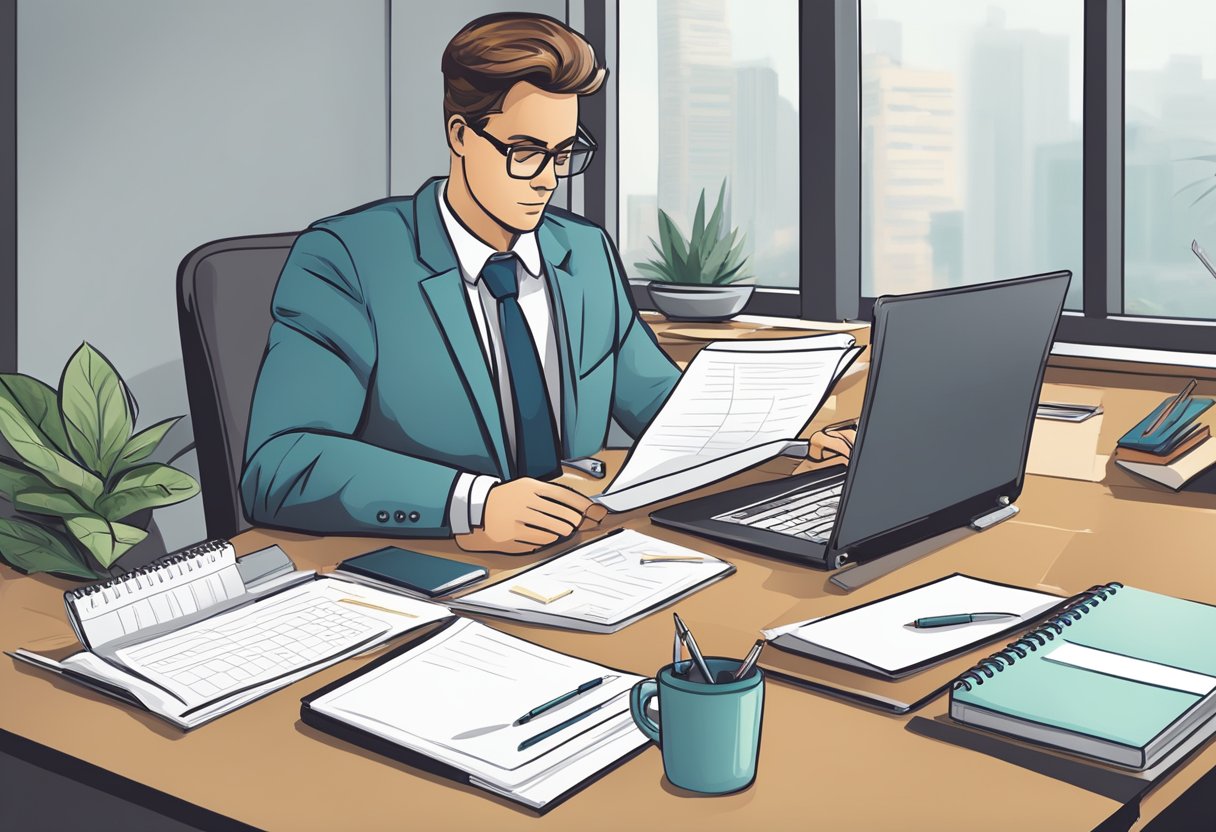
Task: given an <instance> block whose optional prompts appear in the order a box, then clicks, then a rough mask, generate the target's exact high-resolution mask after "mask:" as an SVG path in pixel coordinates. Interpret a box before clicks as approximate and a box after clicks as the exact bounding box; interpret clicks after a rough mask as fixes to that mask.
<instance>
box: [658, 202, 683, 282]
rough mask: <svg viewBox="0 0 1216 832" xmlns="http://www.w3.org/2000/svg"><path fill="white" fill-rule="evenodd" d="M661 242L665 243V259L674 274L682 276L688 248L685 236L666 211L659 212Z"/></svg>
mask: <svg viewBox="0 0 1216 832" xmlns="http://www.w3.org/2000/svg"><path fill="white" fill-rule="evenodd" d="M659 240H660V241H661V242H662V243H663V259H664V260H666V261H667V263H668V265H670V267H671V272H672V274H674V275H677V276H679V275H681V274H682V273H683V271H684V263H685V261H686V260H687V259H688V247H687V246H686V245H685V244H684V235H683V234H681V233H680V229H678V228H676V224H675V222H673V221H672V219H671V217H670V216H668V214H667V212H666V211H659ZM677 279H678V278H677Z"/></svg>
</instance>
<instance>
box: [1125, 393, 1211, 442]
mask: <svg viewBox="0 0 1216 832" xmlns="http://www.w3.org/2000/svg"><path fill="white" fill-rule="evenodd" d="M1198 383H1199V382H1197V381H1196V380H1195V379H1191V380H1190V381H1188V382H1187V383H1186V387H1183V388H1182V391H1181V392H1180V393H1178V395H1177V396H1174V398H1173V400H1172V401H1171V402H1170V403H1169V406H1167V407H1166V408H1165V410H1163V411H1161V413H1160V414H1159V415H1158V416H1157V418H1156V419H1154V420H1153V423H1152V424H1151V425H1149V426H1148V427H1147V428H1145V429H1144V430H1143V431H1141V432H1140V435H1141V436H1148V435H1149V434H1150V433H1152V432H1153V431H1155V430H1156V429H1157V428H1159V427H1161V426H1162V425H1163V424H1165V422H1166V420H1167V419H1169V417H1170V414H1171V413H1173V412H1174V408H1176V407H1178V405H1180V404H1182V402H1184V401H1186V399H1188V398H1189V397H1190V395H1191V391H1193V390H1194V389H1195V386H1196V385H1197V384H1198Z"/></svg>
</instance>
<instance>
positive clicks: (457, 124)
mask: <svg viewBox="0 0 1216 832" xmlns="http://www.w3.org/2000/svg"><path fill="white" fill-rule="evenodd" d="M468 129H469V126H468V125H467V124H465V121H464V118H462V117H461V116H452V117H451V118H450V119H448V147H449V148H451V150H452V152H453V153H455V154H456V155H457V156H464V140H465V137H466V136H468Z"/></svg>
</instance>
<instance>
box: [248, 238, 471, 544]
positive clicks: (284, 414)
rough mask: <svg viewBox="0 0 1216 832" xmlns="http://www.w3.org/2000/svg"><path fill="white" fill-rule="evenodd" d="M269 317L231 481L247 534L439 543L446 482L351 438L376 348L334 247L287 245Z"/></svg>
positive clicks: (334, 242)
mask: <svg viewBox="0 0 1216 832" xmlns="http://www.w3.org/2000/svg"><path fill="white" fill-rule="evenodd" d="M271 313H272V315H273V323H272V324H271V328H270V336H269V340H268V344H267V347H266V353H265V356H264V357H263V359H262V366H261V369H260V370H259V373H258V380H257V386H256V387H255V389H254V396H253V404H252V407H251V410H250V416H249V432H248V438H247V442H246V446H245V467H244V471H243V473H242V476H241V501H242V504H243V506H244V509H245V514H246V516H247V517H248V518H249V520H250V522H252V523H254V524H256V525H260V526H273V527H277V528H285V529H293V530H298V531H305V532H312V533H316V534H375V535H378V536H385V537H387V536H400V537H412V536H436V535H447V534H448V533H449V532H450V527H449V525H448V516H447V505H448V501H449V498H450V495H451V491H452V488H453V485H454V482H455V480H456V476H457V473H458V472H457V470H456V469H454V468H451V467H448V466H446V465H440V464H438V463H436V462H432V461H430V460H426V459H420V458H417V457H411V456H407V455H405V454H401V453H397V452H395V451H391V450H388V449H386V448H381V447H378V446H376V445H372V444H369V443H366V442H363V441H361V440H359V439H358V438H356V437H355V433H356V431H357V429H358V425H359V422H360V419H361V417H362V414H363V411H364V407H365V405H366V401H367V394H368V388H369V383H370V381H371V379H372V377H373V374H374V373H375V369H376V336H375V329H374V326H373V323H372V319H371V316H370V314H369V311H368V309H367V306H366V304H365V299H364V294H363V290H362V287H361V286H360V283H359V279H358V275H357V273H356V270H355V266H354V263H353V262H352V259H351V256H350V254H349V252H348V251H347V249H346V247H345V245H344V244H343V242H342V241H341V239H340V238H339V237H338V236H337V235H335V234H334V233H333V232H331V231H329V230H327V229H325V228H313V229H310V230H309V231H306V232H304V233H303V234H302V235H301V236H300V237H299V238H298V239H297V241H296V244H295V246H294V247H293V248H292V251H291V254H290V255H289V256H288V259H287V262H286V264H285V265H284V267H283V272H282V274H281V275H280V276H279V282H278V285H277V287H276V288H275V293H274V299H273V301H272V308H271Z"/></svg>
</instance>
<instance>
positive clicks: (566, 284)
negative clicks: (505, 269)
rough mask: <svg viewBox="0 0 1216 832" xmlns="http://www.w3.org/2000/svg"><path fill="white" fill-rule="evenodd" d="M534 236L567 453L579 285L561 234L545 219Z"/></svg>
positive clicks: (579, 331)
mask: <svg viewBox="0 0 1216 832" xmlns="http://www.w3.org/2000/svg"><path fill="white" fill-rule="evenodd" d="M537 237H538V242H539V243H540V253H541V259H543V260H544V261H545V271H546V272H547V274H548V275H549V285H550V286H551V287H552V288H553V306H554V310H553V311H554V315H553V317H554V321H553V324H554V327H555V329H556V332H557V335H558V344H559V347H560V349H559V352H560V354H561V355H560V360H561V367H562V447H563V452H564V453H566V454H567V455H569V453H570V443H571V441H572V439H573V436H574V426H575V424H576V420H575V417H576V415H577V413H578V369H579V365H578V363H577V362H576V361H575V359H574V357H575V356H576V355H578V354H579V351H580V350H581V348H582V340H583V287H582V283H581V282H580V281H579V279H578V278H577V277H575V276H574V275H573V274H571V272H570V268H569V267H570V246H569V245H568V244H567V243H566V240H565V238H564V235H562V234H561V232H560V231H557V230H555V229H553V228H552V227H551V226H550V224H549V223H548V222H541V225H540V228H539V229H538V231H537Z"/></svg>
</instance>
